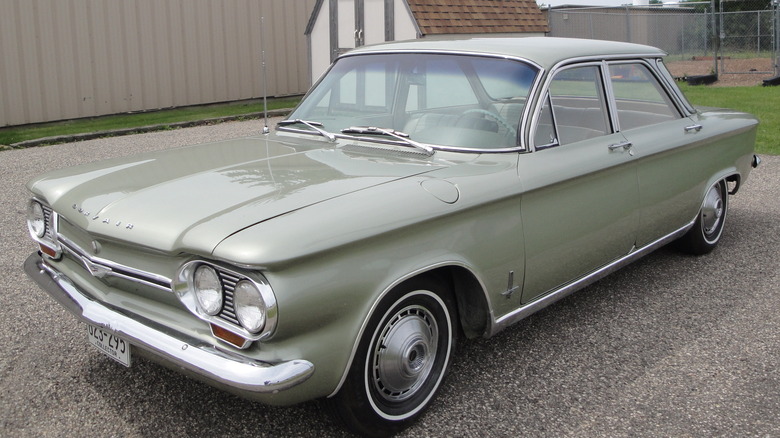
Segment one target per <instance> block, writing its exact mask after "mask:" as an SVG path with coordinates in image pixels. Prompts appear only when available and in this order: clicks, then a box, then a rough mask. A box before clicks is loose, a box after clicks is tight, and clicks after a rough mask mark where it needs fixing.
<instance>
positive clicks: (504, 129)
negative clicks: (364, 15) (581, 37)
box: [289, 53, 537, 149]
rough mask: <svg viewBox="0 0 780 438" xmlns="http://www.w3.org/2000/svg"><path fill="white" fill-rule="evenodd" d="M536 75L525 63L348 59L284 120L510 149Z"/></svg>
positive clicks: (430, 57) (424, 57)
mask: <svg viewBox="0 0 780 438" xmlns="http://www.w3.org/2000/svg"><path fill="white" fill-rule="evenodd" d="M536 74H537V69H536V68H534V67H532V66H530V65H528V64H525V63H522V62H519V61H515V60H508V59H501V58H490V57H480V56H464V55H443V54H441V55H440V54H410V53H403V54H374V55H360V56H348V57H345V58H342V59H340V60H339V61H338V62H336V64H335V65H334V66H333V68H332V69H331V70H330V71H329V72H328V74H327V75H326V76H325V77H324V78H323V79H322V80H321V81H320V83H319V84H318V85H317V86H316V87H315V88H314V89H313V90H312V91H311V92H310V93H309V95H308V96H307V97H306V98H305V99H304V101H303V102H301V104H300V105H299V106H298V108H297V109H296V110H295V112H293V114H291V115H290V117H289V118H290V119H291V120H295V119H299V120H309V121H316V122H317V123H321V124H322V125H321V127H322V129H323V130H325V131H327V132H336V133H337V132H341V131H342V130H345V129H346V130H349V128H351V127H356V126H364V127H379V128H382V129H385V130H391V131H396V132H398V133H401V134H406V135H408V138H409V139H411V140H414V141H415V142H419V143H427V144H432V145H442V146H452V147H463V148H469V149H501V148H508V147H515V146H517V144H518V135H517V134H518V125H519V123H520V117H521V115H522V113H523V108H524V106H525V103H526V99H527V97H528V93H529V91H530V89H531V86H532V84H533V81H534V78H535V77H536ZM318 126H320V125H318ZM304 129H305V128H304Z"/></svg>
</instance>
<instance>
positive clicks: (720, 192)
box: [679, 180, 728, 255]
mask: <svg viewBox="0 0 780 438" xmlns="http://www.w3.org/2000/svg"><path fill="white" fill-rule="evenodd" d="M727 212H728V188H727V187H726V181H724V180H721V181H718V182H716V183H715V184H713V185H712V187H710V189H709V190H707V194H706V195H704V202H703V203H702V206H701V210H699V215H698V216H697V217H696V222H695V223H694V224H693V228H691V229H690V230H689V231H688V232H687V233H686V234H685V235H684V236H683V237H682V238H680V241H679V246H680V248H681V249H682V250H683V251H685V252H688V253H691V254H696V255H701V254H706V253H708V252H710V251H712V250H713V249H715V247H716V246H717V245H718V242H719V241H720V236H721V234H723V225H724V224H725V222H726V213H727Z"/></svg>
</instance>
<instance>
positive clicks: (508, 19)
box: [407, 0, 548, 35]
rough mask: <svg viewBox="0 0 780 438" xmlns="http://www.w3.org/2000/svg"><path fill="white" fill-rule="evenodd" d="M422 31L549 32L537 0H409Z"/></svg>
mask: <svg viewBox="0 0 780 438" xmlns="http://www.w3.org/2000/svg"><path fill="white" fill-rule="evenodd" d="M407 3H408V5H409V9H410V10H411V11H412V14H413V15H414V18H415V19H416V20H417V25H418V26H419V28H420V32H421V33H422V34H423V35H441V34H485V33H516V32H547V31H548V28H547V20H546V19H545V18H544V15H543V14H542V11H541V9H539V6H538V5H537V4H536V2H535V1H534V0H407Z"/></svg>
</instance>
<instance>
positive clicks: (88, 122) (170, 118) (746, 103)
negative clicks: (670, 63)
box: [0, 84, 780, 155]
mask: <svg viewBox="0 0 780 438" xmlns="http://www.w3.org/2000/svg"><path fill="white" fill-rule="evenodd" d="M680 88H682V90H683V92H684V93H685V95H686V96H688V99H689V100H690V101H691V103H693V104H694V105H698V106H715V107H723V108H732V109H736V110H740V111H746V112H749V113H752V114H755V115H756V116H757V117H758V118H759V120H761V125H759V127H758V137H757V139H756V151H757V152H758V153H761V154H770V155H780V111H778V108H780V87H760V86H755V87H708V86H689V85H687V84H681V85H680ZM297 104H298V98H282V99H269V100H268V109H269V110H270V109H280V108H292V107H294V106H295V105H297ZM262 110H263V103H262V101H252V102H236V103H228V104H219V105H206V106H197V107H186V108H177V109H172V110H163V111H154V112H147V113H138V114H120V115H115V116H105V117H95V118H90V119H79V120H69V121H64V122H53V123H42V124H36V125H26V126H12V127H8V128H0V145H9V144H13V143H18V142H20V141H25V140H32V139H37V138H43V137H51V136H55V135H68V134H78V133H87V132H96V131H105V130H111V129H120V128H134V127H142V126H149V125H165V124H167V123H175V122H186V121H193V120H202V119H209V118H215V117H224V116H239V115H242V114H250V113H256V112H261V111H262Z"/></svg>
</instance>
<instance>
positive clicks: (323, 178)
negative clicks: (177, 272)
mask: <svg viewBox="0 0 780 438" xmlns="http://www.w3.org/2000/svg"><path fill="white" fill-rule="evenodd" d="M322 144H323V143H321V142H318V141H309V144H307V145H303V146H301V145H297V144H295V143H290V142H288V141H285V140H284V139H282V138H280V137H277V136H273V135H272V136H270V137H268V138H265V137H259V138H247V139H240V140H229V141H224V142H218V143H211V144H204V145H198V146H191V147H186V148H180V149H174V150H168V151H163V152H158V153H153V154H145V155H140V156H135V157H130V158H125V159H116V160H111V161H107V162H100V163H95V164H89V165H85V166H79V167H76V168H70V169H64V170H61V171H55V172H51V173H49V174H46V175H43V176H41V177H39V178H38V179H36V180H33V181H31V182H30V183H29V184H28V187H29V188H30V190H32V191H33V193H35V194H37V195H38V196H41V197H43V198H44V199H45V200H46V201H48V202H49V203H50V204H51V205H52V207H53V208H54V209H55V211H57V212H58V213H59V214H60V216H61V217H64V218H65V219H66V220H67V221H68V222H70V223H71V224H73V225H75V226H78V227H80V228H82V229H85V230H86V231H87V232H89V233H90V234H91V235H94V236H102V237H106V238H110V239H112V240H120V241H128V242H132V243H133V244H139V245H143V246H146V247H149V248H153V249H157V250H161V251H165V252H179V251H184V250H187V251H196V252H203V253H209V252H211V251H212V250H213V249H214V248H215V247H216V246H217V244H219V242H221V241H222V240H223V239H225V238H226V237H228V236H230V235H231V234H234V233H236V232H238V231H241V230H242V229H245V228H247V227H250V226H252V225H254V224H257V223H260V222H263V221H266V220H268V219H270V218H273V217H277V216H280V215H284V214H286V213H289V212H291V211H295V210H299V209H302V208H304V207H306V206H309V205H312V204H316V203H320V202H323V201H326V200H328V199H332V198H335V197H339V196H343V195H345V194H348V193H352V192H355V191H359V190H363V189H366V188H368V187H372V186H376V185H379V184H384V183H387V182H390V181H393V180H397V179H400V178H405V177H410V176H413V175H419V174H421V173H425V172H429V171H431V170H434V169H438V168H441V167H442V164H434V162H433V161H432V159H429V158H424V159H423V158H420V159H417V158H403V157H400V156H398V157H388V156H382V157H378V156H373V157H372V156H370V155H358V154H350V153H349V152H346V151H344V150H342V149H339V148H337V147H335V146H333V145H332V144H330V143H327V147H324V148H323V147H312V146H313V145H322Z"/></svg>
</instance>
